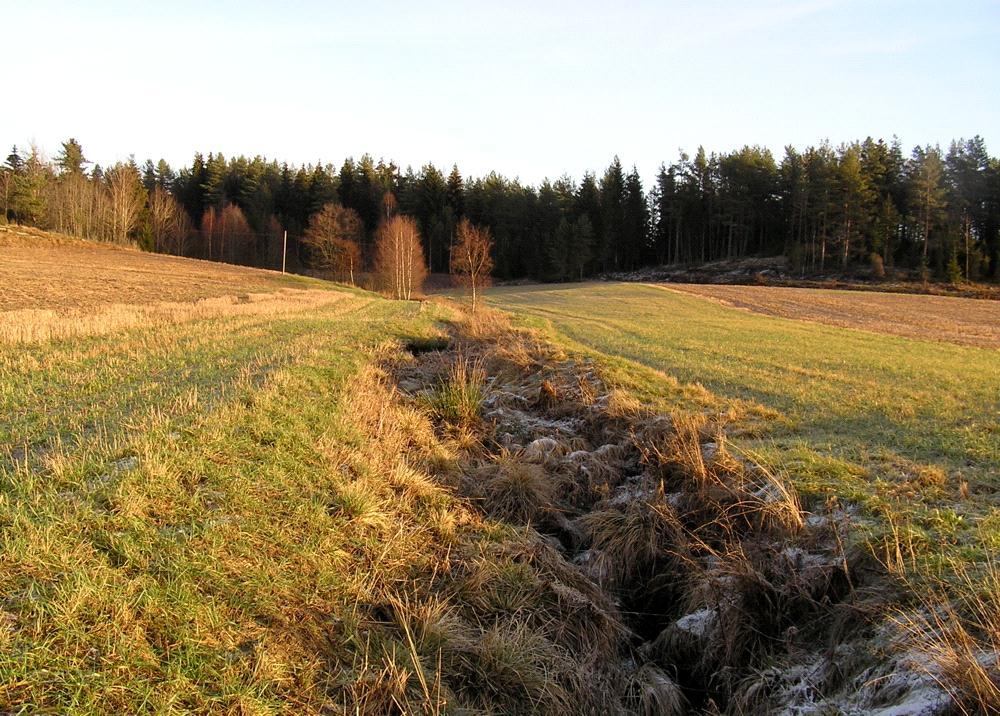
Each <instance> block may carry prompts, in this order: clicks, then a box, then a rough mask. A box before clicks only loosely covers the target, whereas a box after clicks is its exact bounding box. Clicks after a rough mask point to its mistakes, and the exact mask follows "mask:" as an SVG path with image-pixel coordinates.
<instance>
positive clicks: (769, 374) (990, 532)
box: [489, 284, 1000, 554]
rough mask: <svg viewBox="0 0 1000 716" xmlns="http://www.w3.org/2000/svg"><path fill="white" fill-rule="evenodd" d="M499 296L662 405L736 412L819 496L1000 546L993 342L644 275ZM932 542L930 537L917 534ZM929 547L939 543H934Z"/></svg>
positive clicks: (937, 537)
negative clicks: (744, 299) (817, 317)
mask: <svg viewBox="0 0 1000 716" xmlns="http://www.w3.org/2000/svg"><path fill="white" fill-rule="evenodd" d="M489 300H490V302H491V303H492V304H493V305H496V306H499V307H502V308H506V309H510V310H513V311H515V312H518V313H520V314H521V315H523V316H525V317H526V318H527V320H528V321H529V322H530V323H533V324H534V325H544V326H547V327H548V328H549V329H550V331H551V332H552V333H553V334H554V335H555V336H556V337H557V340H560V341H562V342H564V343H566V344H568V345H570V346H571V347H574V348H577V349H580V350H584V351H587V352H590V353H592V354H595V355H597V356H599V357H600V358H601V359H602V361H603V362H604V364H605V365H606V366H607V367H608V368H610V369H611V370H612V371H613V373H614V374H615V375H616V377H617V379H618V380H619V381H621V382H623V383H625V384H626V385H629V386H630V387H632V388H633V389H636V390H638V391H640V392H641V393H642V394H643V395H644V396H645V397H646V398H647V399H648V400H649V401H651V402H654V403H657V404H658V405H659V407H660V408H662V409H670V408H671V407H677V406H681V407H698V408H704V407H710V408H713V409H729V410H730V411H731V413H732V415H733V416H739V417H740V420H737V425H743V426H744V427H745V428H748V432H750V433H751V434H753V433H754V432H757V431H759V430H760V429H761V422H760V421H759V420H756V421H753V420H751V418H754V417H757V418H760V417H763V418H765V419H766V420H765V422H764V428H765V430H766V435H765V436H764V439H744V440H743V441H742V442H741V445H742V446H743V447H745V448H747V449H751V450H753V451H754V452H755V453H756V454H759V455H760V456H761V457H763V458H764V459H765V461H766V462H768V463H770V464H772V465H775V466H777V467H780V468H783V469H785V470H786V471H788V472H789V473H790V474H791V475H792V476H793V477H794V478H795V480H796V483H797V485H798V487H799V488H800V489H802V490H803V491H804V492H805V493H806V494H807V495H809V494H813V495H837V496H839V497H840V498H841V499H845V498H846V499H848V500H853V501H858V502H861V503H862V504H863V505H865V506H866V507H868V508H869V509H870V511H872V512H874V513H881V514H891V515H892V516H893V517H894V518H904V519H906V520H907V521H908V522H909V523H910V524H909V525H908V528H912V534H911V535H909V537H908V539H912V540H915V541H917V542H920V543H922V544H923V545H924V546H926V547H928V548H930V547H933V546H934V545H936V544H937V543H938V542H939V541H944V542H945V543H949V544H953V545H955V546H956V547H962V548H967V549H972V550H975V551H977V552H979V553H980V554H982V553H983V552H982V550H984V549H985V550H989V549H996V547H997V546H998V544H1000V508H997V506H996V505H995V500H994V499H993V495H995V494H996V491H997V490H998V489H1000V477H998V476H1000V429H998V427H997V426H998V418H1000V359H998V354H997V352H996V351H995V350H989V349H978V348H970V347H963V346H955V345H950V344H943V343H935V342H928V341H919V340H912V339H905V338H898V337H894V336H887V335H880V334H875V333H870V332H866V331H857V330H850V329H843V328H834V327H828V326H822V325H818V324H813V323H808V322H804V321H795V320H787V319H780V318H772V317H767V316H761V315H757V314H752V313H748V312H745V311H740V310H735V309H732V308H728V307H724V306H720V305H718V304H716V303H713V302H711V301H707V300H704V299H700V298H697V297H692V296H684V295H679V294H676V293H673V292H667V291H663V290H660V289H656V288H653V287H646V286H640V285H635V284H587V285H585V286H557V287H527V288H525V287H509V288H499V289H494V290H493V291H491V292H490V294H489ZM918 548H919V545H918ZM927 551H930V550H927Z"/></svg>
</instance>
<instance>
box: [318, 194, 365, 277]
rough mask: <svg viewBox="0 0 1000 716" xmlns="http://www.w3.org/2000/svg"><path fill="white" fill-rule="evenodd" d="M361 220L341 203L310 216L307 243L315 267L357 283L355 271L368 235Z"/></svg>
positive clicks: (331, 204) (328, 205)
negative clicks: (365, 236)
mask: <svg viewBox="0 0 1000 716" xmlns="http://www.w3.org/2000/svg"><path fill="white" fill-rule="evenodd" d="M364 231H365V228H364V225H363V224H362V222H361V217H360V216H358V213H357V212H356V211H354V210H353V209H349V208H347V207H345V206H341V205H340V204H334V203H330V204H326V205H325V206H324V207H323V208H322V209H320V210H319V211H318V212H316V213H315V214H313V215H312V216H311V217H309V226H308V228H307V229H306V233H305V235H304V236H303V242H304V243H305V244H306V245H307V246H308V247H309V249H310V253H311V263H312V265H313V267H314V268H318V269H320V270H323V271H330V272H332V273H333V274H334V276H336V277H337V278H338V279H339V280H344V279H345V278H346V279H347V280H349V281H350V282H351V283H352V284H353V283H354V270H355V268H357V267H358V265H359V264H360V262H361V246H360V241H361V238H362V237H363V236H364Z"/></svg>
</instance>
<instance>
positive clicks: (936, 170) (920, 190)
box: [910, 146, 945, 268]
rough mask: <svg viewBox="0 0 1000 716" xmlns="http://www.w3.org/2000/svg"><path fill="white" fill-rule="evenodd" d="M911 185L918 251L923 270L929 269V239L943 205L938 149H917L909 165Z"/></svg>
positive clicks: (942, 174)
mask: <svg viewBox="0 0 1000 716" xmlns="http://www.w3.org/2000/svg"><path fill="white" fill-rule="evenodd" d="M910 174H911V179H910V184H911V187H912V191H913V195H914V204H915V206H916V210H917V222H918V226H919V231H920V239H921V242H922V244H923V247H922V249H921V263H922V265H923V266H924V267H925V268H926V267H928V266H929V265H930V263H929V254H930V245H931V239H932V237H933V235H934V231H935V229H936V227H937V224H938V221H939V219H940V216H941V209H942V208H943V207H944V205H945V188H944V184H943V181H944V165H943V163H942V161H941V151H940V150H939V149H938V148H937V147H930V146H927V147H925V148H923V149H921V148H920V147H917V148H915V149H914V150H913V159H912V160H911V165H910Z"/></svg>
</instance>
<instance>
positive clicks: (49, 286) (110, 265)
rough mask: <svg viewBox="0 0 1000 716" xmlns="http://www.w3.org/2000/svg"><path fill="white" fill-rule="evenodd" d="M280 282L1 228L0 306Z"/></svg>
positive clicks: (152, 296)
mask: <svg viewBox="0 0 1000 716" xmlns="http://www.w3.org/2000/svg"><path fill="white" fill-rule="evenodd" d="M36 233H38V232H36ZM281 285H282V284H281V283H280V280H278V279H277V277H276V276H275V275H274V274H273V273H271V272H268V271H262V270H259V269H251V268H244V267H239V266H230V265H226V264H220V263H213V262H209V261H197V260H194V259H185V258H178V257H173V256H165V255H161V254H149V253H145V252H142V251H137V250H130V249H125V248H118V247H112V246H103V245H100V244H96V243H90V242H84V241H79V240H65V241H57V240H49V239H47V238H45V235H43V236H35V235H34V234H30V233H29V234H28V235H26V236H21V235H20V234H19V233H15V232H14V230H13V229H11V228H8V227H4V228H3V231H0V311H12V310H19V309H45V310H54V311H57V312H64V311H70V310H80V309H84V310H86V309H92V308H97V307H101V306H108V305H112V304H131V305H136V304H140V305H141V304H147V303H153V302H162V301H196V300H198V299H203V298H215V297H219V296H228V295H234V294H239V293H244V294H245V293H258V292H263V291H273V290H275V289H277V288H279V287H280V286H281Z"/></svg>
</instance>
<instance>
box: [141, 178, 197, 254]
mask: <svg viewBox="0 0 1000 716" xmlns="http://www.w3.org/2000/svg"><path fill="white" fill-rule="evenodd" d="M149 228H150V233H151V234H152V235H153V245H154V247H155V249H156V251H159V252H161V253H170V254H175V255H177V256H180V255H181V254H183V253H184V249H185V248H186V245H187V239H188V235H189V233H190V230H191V226H190V220H189V219H188V216H187V212H185V211H184V208H183V207H182V206H181V205H180V204H179V203H178V201H177V200H176V199H175V198H174V197H173V196H172V195H171V194H170V192H168V191H167V190H166V189H164V188H162V187H159V186H158V187H155V188H154V189H153V193H152V195H151V196H150V197H149Z"/></svg>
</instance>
